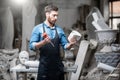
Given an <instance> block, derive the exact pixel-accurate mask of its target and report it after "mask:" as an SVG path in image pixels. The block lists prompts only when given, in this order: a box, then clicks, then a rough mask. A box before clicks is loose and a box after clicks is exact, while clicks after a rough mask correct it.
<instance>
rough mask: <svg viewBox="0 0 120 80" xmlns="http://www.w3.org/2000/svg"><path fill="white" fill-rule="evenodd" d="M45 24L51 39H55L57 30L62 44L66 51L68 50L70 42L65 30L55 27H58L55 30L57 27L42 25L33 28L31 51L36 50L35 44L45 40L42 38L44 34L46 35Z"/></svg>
mask: <svg viewBox="0 0 120 80" xmlns="http://www.w3.org/2000/svg"><path fill="white" fill-rule="evenodd" d="M43 24H44V28H45V32H46V33H47V34H48V36H49V37H50V38H51V39H53V38H54V37H55V34H56V30H57V32H58V35H59V39H60V44H61V46H62V47H63V48H64V49H66V45H67V44H68V40H67V38H66V36H65V33H64V31H63V29H62V28H61V27H59V26H57V25H55V27H56V30H55V27H53V28H51V27H49V26H47V25H46V24H45V23H41V24H39V25H37V26H35V27H34V28H33V31H32V35H31V39H30V44H29V47H30V49H31V50H35V43H37V42H40V41H42V40H43V37H42V34H43V33H44V31H43Z"/></svg>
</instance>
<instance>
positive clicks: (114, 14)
mask: <svg viewBox="0 0 120 80" xmlns="http://www.w3.org/2000/svg"><path fill="white" fill-rule="evenodd" d="M109 9H110V15H109V16H110V17H109V26H110V27H111V28H112V29H117V25H118V24H119V23H120V1H110V2H109Z"/></svg>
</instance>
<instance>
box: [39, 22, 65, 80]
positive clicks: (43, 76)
mask: <svg viewBox="0 0 120 80" xmlns="http://www.w3.org/2000/svg"><path fill="white" fill-rule="evenodd" d="M55 30H56V28H55ZM43 31H44V32H45V28H44V23H43ZM51 41H52V43H53V44H54V45H55V47H53V46H52V45H51V44H50V43H48V44H46V45H44V46H43V47H41V48H40V59H39V60H40V64H39V68H38V75H37V80H64V73H63V67H64V66H63V64H62V60H61V58H60V48H59V47H60V46H59V43H60V42H59V36H58V33H57V30H56V34H55V38H54V39H52V40H51Z"/></svg>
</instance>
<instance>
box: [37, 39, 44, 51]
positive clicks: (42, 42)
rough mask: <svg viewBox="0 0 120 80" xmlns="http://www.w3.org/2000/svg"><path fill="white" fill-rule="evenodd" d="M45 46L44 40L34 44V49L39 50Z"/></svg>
mask: <svg viewBox="0 0 120 80" xmlns="http://www.w3.org/2000/svg"><path fill="white" fill-rule="evenodd" d="M45 44H46V42H45V40H42V41H40V42H37V43H35V48H36V49H39V48H41V47H42V46H43V45H45Z"/></svg>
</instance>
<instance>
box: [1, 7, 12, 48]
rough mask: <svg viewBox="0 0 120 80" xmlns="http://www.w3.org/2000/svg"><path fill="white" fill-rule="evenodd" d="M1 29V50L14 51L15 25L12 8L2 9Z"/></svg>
mask: <svg viewBox="0 0 120 80" xmlns="http://www.w3.org/2000/svg"><path fill="white" fill-rule="evenodd" d="M0 29H1V30H0V48H4V49H12V48H13V46H12V45H13V38H14V24H13V15H12V12H11V10H10V8H1V9H0Z"/></svg>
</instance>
